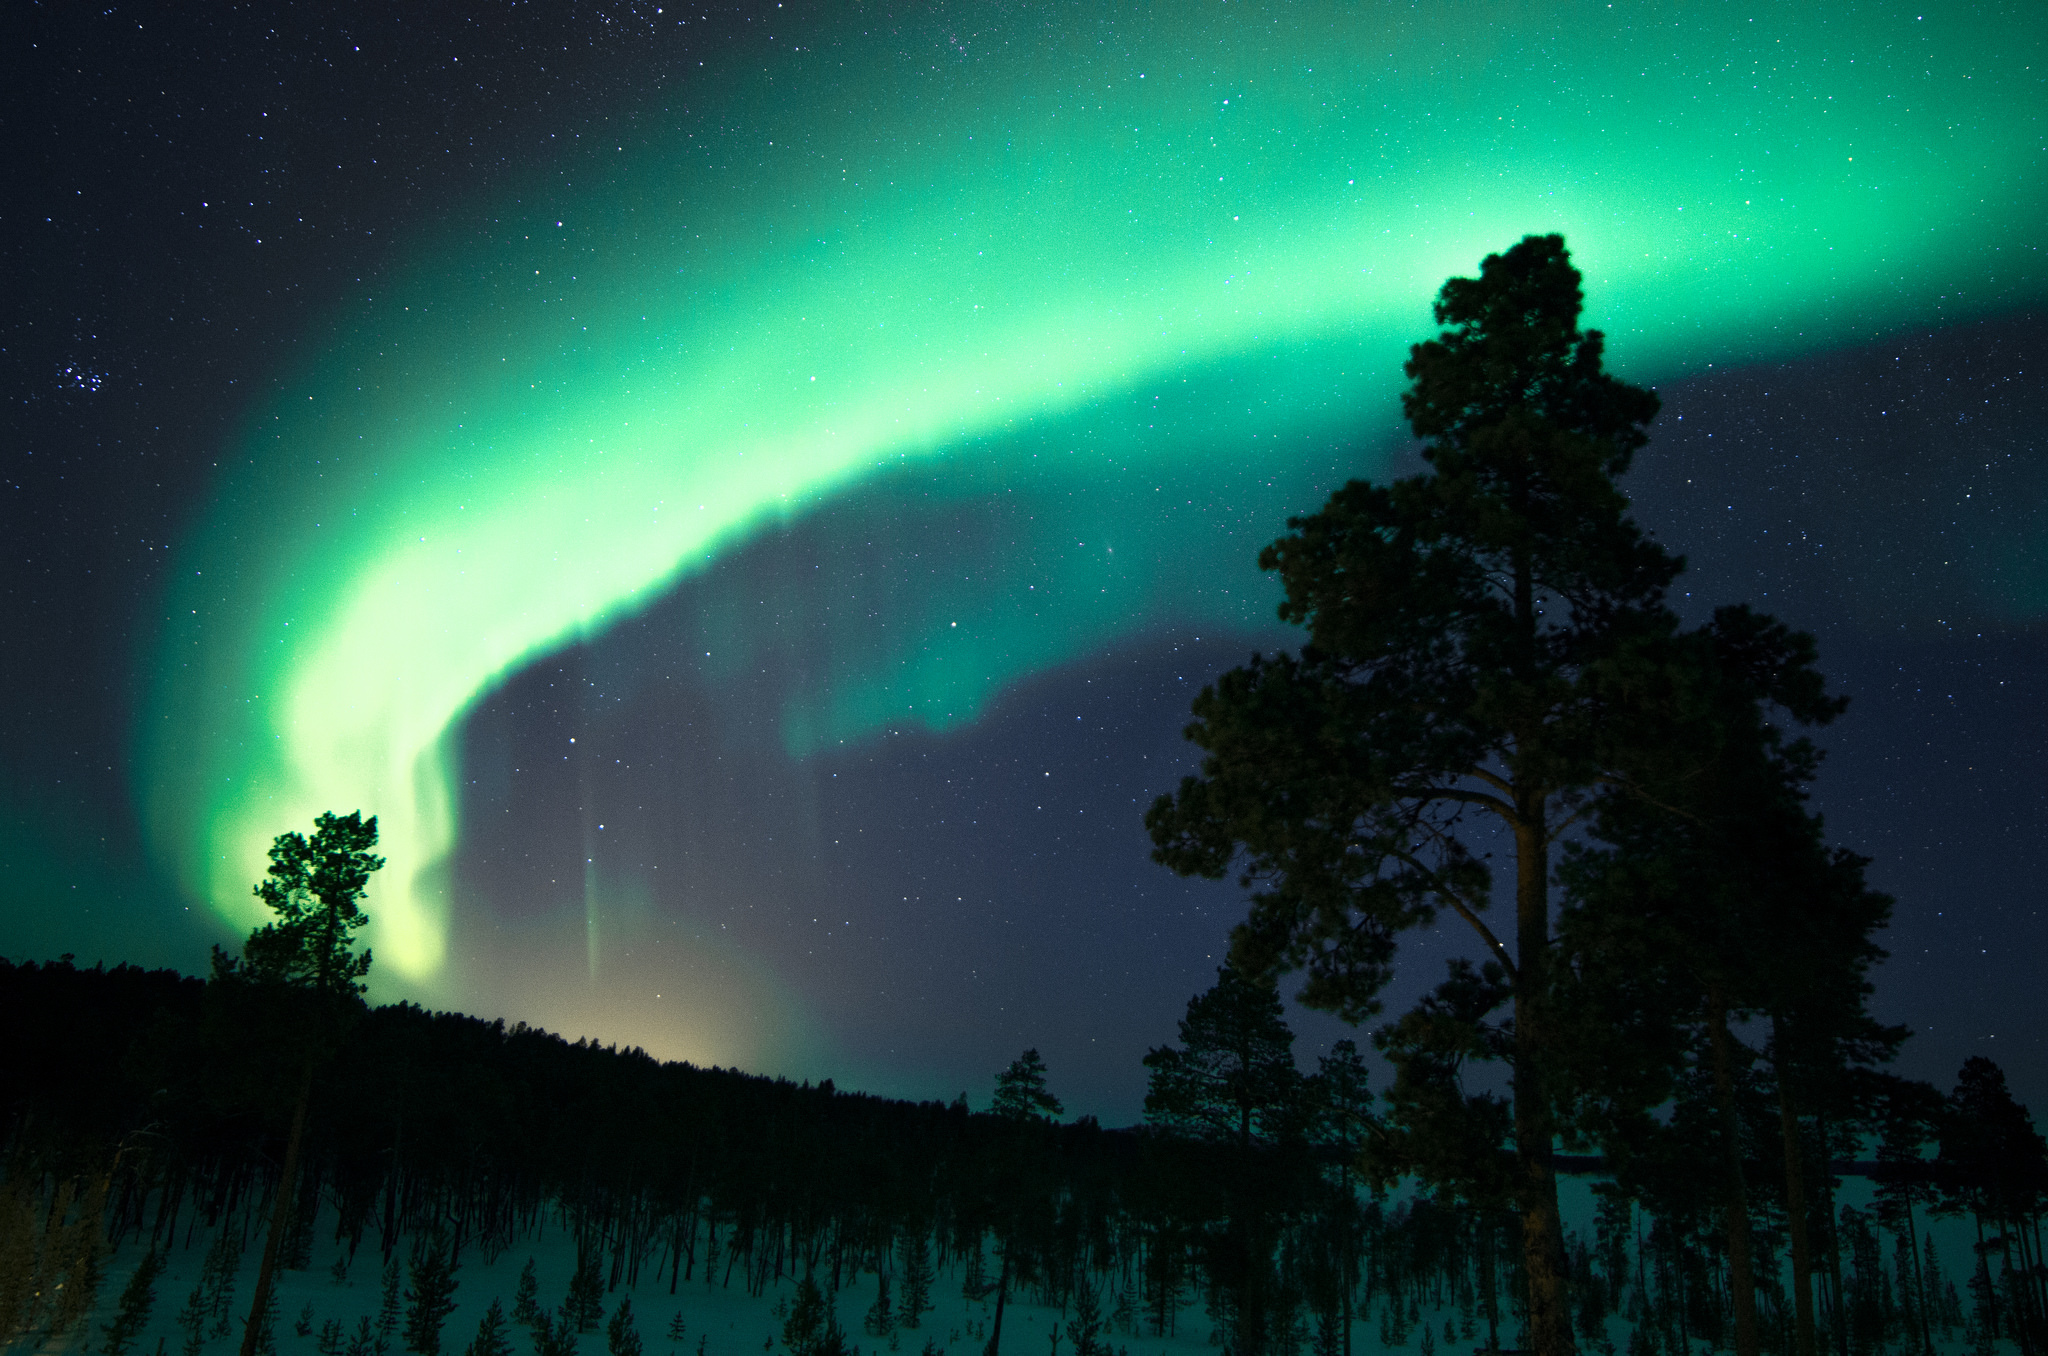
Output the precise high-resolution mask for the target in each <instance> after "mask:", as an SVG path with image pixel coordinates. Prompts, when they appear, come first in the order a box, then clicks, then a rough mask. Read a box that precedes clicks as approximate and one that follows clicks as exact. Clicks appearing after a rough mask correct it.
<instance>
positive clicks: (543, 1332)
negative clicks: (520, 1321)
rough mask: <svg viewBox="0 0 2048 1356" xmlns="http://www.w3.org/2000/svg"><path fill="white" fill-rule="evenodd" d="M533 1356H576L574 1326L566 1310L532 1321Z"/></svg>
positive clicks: (545, 1314)
mask: <svg viewBox="0 0 2048 1356" xmlns="http://www.w3.org/2000/svg"><path fill="white" fill-rule="evenodd" d="M533 1356H576V1324H575V1323H574V1322H573V1321H571V1319H570V1317H569V1314H568V1312H567V1311H566V1310H556V1311H555V1312H554V1313H553V1314H548V1313H542V1314H540V1315H539V1316H538V1317H536V1318H535V1319H534V1320H533Z"/></svg>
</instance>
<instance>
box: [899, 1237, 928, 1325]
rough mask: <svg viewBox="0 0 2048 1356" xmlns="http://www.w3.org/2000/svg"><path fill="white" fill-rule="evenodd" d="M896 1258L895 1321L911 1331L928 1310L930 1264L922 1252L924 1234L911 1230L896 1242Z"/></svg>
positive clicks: (925, 1253) (924, 1251)
mask: <svg viewBox="0 0 2048 1356" xmlns="http://www.w3.org/2000/svg"><path fill="white" fill-rule="evenodd" d="M896 1257H897V1270H898V1271H899V1272H901V1274H902V1277H903V1283H902V1285H901V1287H899V1288H900V1290H901V1291H902V1297H901V1298H900V1299H898V1300H897V1302H896V1315H897V1317H896V1321H897V1322H898V1323H899V1324H901V1325H902V1326H903V1327H906V1328H913V1329H914V1328H916V1327H917V1325H918V1320H919V1319H921V1318H923V1317H924V1315H925V1314H927V1313H929V1312H931V1307H932V1263H931V1257H930V1255H929V1254H928V1253H927V1251H926V1249H925V1241H924V1231H923V1230H922V1229H915V1230H912V1231H911V1232H909V1233H906V1234H904V1235H903V1237H902V1238H900V1239H899V1240H897V1243H896Z"/></svg>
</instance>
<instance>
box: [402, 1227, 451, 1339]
mask: <svg viewBox="0 0 2048 1356" xmlns="http://www.w3.org/2000/svg"><path fill="white" fill-rule="evenodd" d="M455 1270H456V1267H455V1260H454V1259H453V1258H452V1257H450V1256H449V1254H448V1248H447V1245H446V1243H444V1242H443V1241H442V1239H441V1237H440V1235H439V1234H438V1233H437V1234H431V1235H429V1236H428V1237H426V1238H423V1239H421V1240H420V1241H419V1243H418V1244H417V1245H416V1246H415V1247H414V1248H413V1252H412V1283H411V1284H410V1285H408V1286H407V1287H406V1292H405V1349H406V1350H407V1351H415V1352H418V1353H419V1356H441V1325H442V1324H444V1323H446V1322H447V1321H448V1315H450V1314H452V1313H454V1312H455V1289H456V1284H457V1282H456V1280H455Z"/></svg>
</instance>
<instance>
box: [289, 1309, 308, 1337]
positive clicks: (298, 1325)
mask: <svg viewBox="0 0 2048 1356" xmlns="http://www.w3.org/2000/svg"><path fill="white" fill-rule="evenodd" d="M292 1332H293V1333H294V1334H296V1335H297V1336H300V1337H311V1336H312V1335H313V1306H312V1305H310V1304H309V1305H307V1306H306V1307H305V1308H303V1309H301V1310H299V1316H298V1318H297V1319H296V1320H294V1321H293V1323H292Z"/></svg>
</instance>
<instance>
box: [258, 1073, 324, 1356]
mask: <svg viewBox="0 0 2048 1356" xmlns="http://www.w3.org/2000/svg"><path fill="white" fill-rule="evenodd" d="M312 1100H313V1058H312V1056H310V1055H308V1056H307V1057H306V1071H305V1073H304V1074H302V1075H301V1076H300V1078H299V1104H298V1106H297V1107H296V1108H295V1109H294V1110H293V1111H292V1133H291V1138H290V1139H288V1140H286V1141H285V1150H284V1169H283V1171H281V1172H280V1173H279V1174H278V1177H277V1202H276V1204H274V1205H272V1206H271V1208H270V1236H269V1237H268V1238H266V1239H264V1240H263V1264H262V1265H261V1266H259V1267H258V1268H257V1269H256V1293H255V1294H254V1295H252V1296H251V1297H250V1300H249V1321H248V1322H247V1323H244V1324H243V1325H242V1356H256V1349H257V1347H258V1346H259V1345H260V1344H261V1340H262V1336H263V1316H264V1315H265V1314H266V1313H268V1312H269V1311H270V1295H271V1290H272V1288H273V1287H274V1285H275V1284H276V1278H277V1254H278V1252H279V1251H280V1250H281V1249H282V1248H283V1246H284V1232H285V1227H286V1222H287V1220H289V1219H290V1216H291V1204H292V1187H293V1186H294V1185H296V1184H297V1182H298V1178H299V1147H300V1145H301V1144H302V1143H303V1142H304V1140H305V1138H306V1108H307V1106H308V1105H309V1104H311V1102H312Z"/></svg>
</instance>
